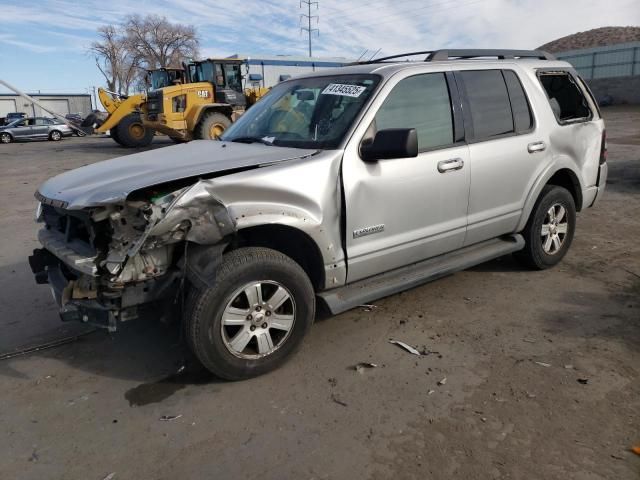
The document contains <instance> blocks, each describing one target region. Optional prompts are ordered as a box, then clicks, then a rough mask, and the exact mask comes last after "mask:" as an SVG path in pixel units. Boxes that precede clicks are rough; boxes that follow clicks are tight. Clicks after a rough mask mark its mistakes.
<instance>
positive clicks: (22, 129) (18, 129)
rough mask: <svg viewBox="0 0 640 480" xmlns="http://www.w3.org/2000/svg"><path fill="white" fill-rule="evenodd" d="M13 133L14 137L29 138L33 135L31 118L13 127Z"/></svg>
mask: <svg viewBox="0 0 640 480" xmlns="http://www.w3.org/2000/svg"><path fill="white" fill-rule="evenodd" d="M11 134H12V135H13V137H14V138H28V137H29V136H30V135H31V127H30V126H29V119H28V118H25V119H22V120H20V121H19V122H18V123H16V124H15V125H14V126H13V127H11Z"/></svg>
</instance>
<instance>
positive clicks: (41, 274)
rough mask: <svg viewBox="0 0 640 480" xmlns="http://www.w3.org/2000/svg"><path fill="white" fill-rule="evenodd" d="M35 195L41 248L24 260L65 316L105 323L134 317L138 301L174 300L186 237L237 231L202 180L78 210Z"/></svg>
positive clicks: (208, 241) (200, 240) (208, 239)
mask: <svg viewBox="0 0 640 480" xmlns="http://www.w3.org/2000/svg"><path fill="white" fill-rule="evenodd" d="M184 183H185V181H183V182H182V184H184ZM176 186H177V188H176ZM36 196H37V198H38V200H39V201H40V205H39V207H38V212H37V214H36V215H37V220H38V221H39V222H42V223H44V228H43V229H42V230H41V231H40V232H39V235H38V237H39V240H40V242H41V243H42V245H43V247H44V248H42V249H38V250H36V251H34V255H33V256H32V257H30V263H31V266H32V269H33V270H34V272H35V273H36V278H37V280H38V282H39V283H50V284H51V286H52V289H53V293H54V296H55V297H56V300H57V301H58V303H59V304H60V306H61V316H62V318H63V320H80V321H83V322H86V323H94V324H98V325H99V326H105V327H107V328H109V329H110V330H115V328H116V324H117V321H126V320H129V319H132V318H136V317H137V316H138V315H139V312H138V309H137V307H138V306H139V305H142V304H148V303H149V302H153V301H155V300H158V301H162V302H174V303H175V296H176V292H179V289H175V287H176V283H177V282H181V281H182V279H183V278H184V272H185V269H186V264H185V252H186V245H187V242H193V244H201V245H202V244H204V245H212V244H215V243H217V242H220V241H221V240H222V239H223V238H225V237H226V236H228V235H230V234H232V233H233V232H234V231H235V225H234V222H233V220H232V219H231V217H229V215H228V212H227V210H226V208H225V206H224V205H223V204H222V203H221V202H219V201H218V200H217V199H216V198H215V197H214V196H213V195H212V192H210V191H209V190H208V188H207V183H206V182H203V181H199V182H197V183H195V184H193V185H191V186H180V185H179V184H178V185H176V182H174V183H173V184H170V185H165V186H160V187H152V188H147V189H143V190H140V191H136V192H133V193H132V194H131V195H129V197H128V198H127V199H126V201H124V202H123V203H120V204H113V205H106V206H99V207H91V208H86V209H81V210H67V209H65V208H64V207H65V205H64V204H61V203H60V202H55V201H50V200H49V199H47V198H45V197H44V196H42V195H40V194H37V195H36ZM125 287H126V288H125ZM169 292H172V293H171V295H168V293H169ZM169 297H171V298H169ZM96 311H97V312H102V313H101V314H100V313H98V314H96Z"/></svg>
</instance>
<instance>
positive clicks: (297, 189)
mask: <svg viewBox="0 0 640 480" xmlns="http://www.w3.org/2000/svg"><path fill="white" fill-rule="evenodd" d="M341 159H342V151H325V152H321V153H315V154H312V155H310V156H307V157H304V158H297V159H293V160H290V161H285V162H280V163H279V164H273V165H270V166H262V167H260V168H257V169H251V170H248V171H243V172H238V173H234V174H231V175H226V176H222V177H218V178H212V179H208V180H201V181H200V182H199V183H200V184H201V186H202V188H204V189H206V190H207V191H208V192H210V194H215V196H216V198H217V199H218V202H219V203H220V205H224V206H225V208H226V211H227V212H228V215H229V217H230V219H231V220H232V221H233V222H234V228H235V229H236V230H237V231H241V230H243V229H246V228H251V227H257V226H262V225H274V224H277V225H283V226H286V227H291V228H295V229H297V230H300V231H302V232H303V233H305V234H306V235H307V236H308V237H309V238H310V239H311V240H312V241H313V242H314V243H315V245H316V246H317V248H318V251H319V252H320V254H321V256H322V261H323V263H324V269H325V279H326V287H327V288H334V287H337V286H340V285H343V284H344V283H345V281H346V270H347V268H346V261H345V255H344V250H343V248H342V240H341V238H342V237H341V227H340V225H341V224H340V221H341V218H340V215H341V212H342V200H341V184H340V182H341V180H340V174H339V173H340V161H341ZM258 172H259V173H258ZM216 230H217V229H216ZM216 236H217V235H216ZM191 241H196V242H198V240H197V239H195V238H192V240H191ZM198 243H203V242H198Z"/></svg>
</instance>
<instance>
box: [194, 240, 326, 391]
mask: <svg viewBox="0 0 640 480" xmlns="http://www.w3.org/2000/svg"><path fill="white" fill-rule="evenodd" d="M192 288H193V287H192ZM314 314H315V296H314V291H313V287H312V286H311V282H310V280H309V278H308V277H307V275H306V274H305V272H304V270H302V268H301V267H300V265H298V264H297V263H296V262H294V261H293V260H292V259H291V258H289V257H287V256H286V255H283V254H282V253H280V252H277V251H275V250H270V249H267V248H253V247H252V248H241V249H238V250H234V251H232V252H230V253H228V254H226V255H225V256H224V257H223V260H222V263H221V265H220V267H219V268H218V270H217V273H216V279H215V283H214V285H213V286H211V287H209V288H207V289H205V290H197V289H195V288H193V290H192V291H191V292H190V295H189V300H188V302H187V309H186V314H185V329H186V332H187V338H188V341H189V345H190V346H191V348H192V350H193V352H194V354H195V355H196V356H197V357H198V359H199V360H200V362H202V364H203V365H204V366H205V367H206V368H207V369H208V370H210V371H211V372H212V373H214V374H216V375H218V376H219V377H221V378H225V379H227V380H240V379H244V378H250V377H254V376H257V375H262V374H264V373H266V372H269V371H271V370H273V369H275V368H277V367H278V366H279V365H281V364H282V363H283V362H284V361H285V360H286V358H287V357H289V355H291V354H292V353H293V352H294V351H295V350H296V349H297V347H298V346H299V345H300V343H301V342H302V339H303V337H304V336H305V334H306V333H307V331H308V330H309V328H310V327H311V324H312V323H313V319H314Z"/></svg>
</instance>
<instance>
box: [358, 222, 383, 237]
mask: <svg viewBox="0 0 640 480" xmlns="http://www.w3.org/2000/svg"><path fill="white" fill-rule="evenodd" d="M380 232H384V223H381V224H379V225H371V226H370V227H364V228H359V229H357V230H354V231H353V238H359V237H364V236H365V235H371V234H373V233H380Z"/></svg>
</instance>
